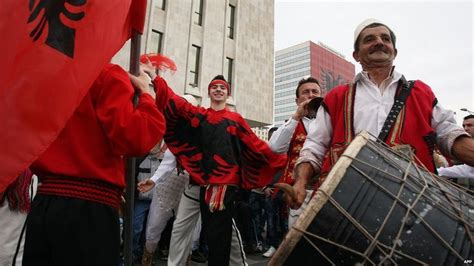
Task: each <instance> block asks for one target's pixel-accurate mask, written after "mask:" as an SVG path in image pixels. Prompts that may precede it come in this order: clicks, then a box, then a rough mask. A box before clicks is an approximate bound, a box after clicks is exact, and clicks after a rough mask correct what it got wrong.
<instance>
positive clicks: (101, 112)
mask: <svg viewBox="0 0 474 266" xmlns="http://www.w3.org/2000/svg"><path fill="white" fill-rule="evenodd" d="M133 95H134V88H133V87H132V85H131V83H130V79H129V77H128V75H127V73H126V72H125V71H124V70H123V69H122V68H121V67H120V66H117V65H112V64H109V65H107V66H106V67H105V68H104V69H103V70H102V72H101V73H100V74H99V77H98V78H97V79H96V81H95V82H94V84H93V85H92V87H91V88H90V90H89V92H88V93H87V95H86V96H85V97H84V99H83V100H82V102H81V103H80V105H79V106H78V108H77V109H76V111H75V112H74V114H73V115H72V117H71V118H70V119H69V121H68V122H67V124H66V126H65V128H64V129H63V130H62V132H61V133H60V135H59V136H58V138H57V139H56V140H55V141H54V142H53V143H52V144H51V145H50V146H49V147H48V149H47V150H46V151H45V152H44V153H43V154H42V155H41V156H40V157H39V158H38V159H37V160H36V161H35V162H34V163H33V164H32V166H31V169H32V171H33V172H34V173H35V174H37V175H38V176H40V177H41V176H42V175H43V176H46V175H64V176H69V177H80V178H91V179H99V180H102V181H106V182H108V183H110V184H113V185H116V186H119V187H124V186H125V180H124V163H123V156H140V155H143V154H146V153H147V152H149V151H150V150H151V149H152V148H153V146H155V145H156V144H157V143H158V142H159V141H160V140H161V139H162V137H163V134H164V132H165V121H164V118H163V115H162V114H161V112H159V110H158V108H157V107H156V105H155V103H154V100H153V98H152V97H151V96H150V95H148V94H142V95H141V96H140V97H139V98H140V100H139V104H138V106H137V107H136V108H134V107H133V104H132V99H133Z"/></svg>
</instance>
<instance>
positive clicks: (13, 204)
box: [0, 169, 33, 213]
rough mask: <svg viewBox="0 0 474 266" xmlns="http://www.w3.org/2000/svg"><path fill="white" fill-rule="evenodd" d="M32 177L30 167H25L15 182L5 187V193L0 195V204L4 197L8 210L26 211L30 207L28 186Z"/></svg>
mask: <svg viewBox="0 0 474 266" xmlns="http://www.w3.org/2000/svg"><path fill="white" fill-rule="evenodd" d="M32 179H33V173H31V171H30V169H26V170H25V171H24V172H23V173H21V174H20V175H19V176H18V178H17V179H16V180H15V182H13V183H11V184H10V185H9V186H8V187H7V189H6V191H5V194H4V195H3V196H1V197H0V205H2V204H3V202H4V201H5V199H6V200H7V201H8V207H9V208H10V210H15V211H19V212H24V213H28V212H29V211H30V207H31V205H30V202H31V197H30V186H31V180H32Z"/></svg>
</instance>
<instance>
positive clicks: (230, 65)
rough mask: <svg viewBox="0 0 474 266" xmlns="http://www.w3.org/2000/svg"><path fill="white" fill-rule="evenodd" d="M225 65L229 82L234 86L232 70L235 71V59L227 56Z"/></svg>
mask: <svg viewBox="0 0 474 266" xmlns="http://www.w3.org/2000/svg"><path fill="white" fill-rule="evenodd" d="M224 67H225V69H224V73H225V74H226V75H227V83H229V86H230V87H231V88H232V72H233V71H234V59H232V58H229V57H226V58H225V66H224Z"/></svg>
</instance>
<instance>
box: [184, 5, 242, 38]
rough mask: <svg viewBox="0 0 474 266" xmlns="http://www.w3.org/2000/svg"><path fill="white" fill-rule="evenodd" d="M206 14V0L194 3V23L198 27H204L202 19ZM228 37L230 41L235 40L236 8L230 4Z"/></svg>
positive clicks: (227, 23)
mask: <svg viewBox="0 0 474 266" xmlns="http://www.w3.org/2000/svg"><path fill="white" fill-rule="evenodd" d="M203 12H204V0H196V1H193V22H194V24H196V25H199V26H202V18H203V15H204V14H203ZM226 25H227V27H226V35H227V37H229V38H230V39H234V28H235V6H233V5H230V4H229V12H227V18H226Z"/></svg>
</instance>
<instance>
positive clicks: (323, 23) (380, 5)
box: [275, 0, 474, 124]
mask: <svg viewBox="0 0 474 266" xmlns="http://www.w3.org/2000/svg"><path fill="white" fill-rule="evenodd" d="M473 13H474V4H473V1H466V0H464V1H420V0H419V1H405V0H403V1H389V0H378V1H365V2H361V1H348V0H346V1H337V0H336V1H330V0H326V1H323V0H306V1H301V0H300V1H297V0H293V1H291V0H276V1H275V51H278V50H281V49H284V48H287V47H289V46H292V45H295V44H299V43H302V42H305V41H308V40H311V41H313V42H315V43H317V42H318V41H321V42H323V43H324V44H326V45H328V46H329V47H331V48H333V49H335V50H336V51H338V52H340V53H342V54H343V55H345V59H346V60H348V61H349V62H351V63H353V64H354V65H355V66H356V73H358V72H359V71H360V70H361V67H360V65H359V64H358V63H357V62H356V61H355V60H354V59H353V58H352V52H353V42H354V29H355V28H356V27H357V25H358V24H359V23H360V22H362V21H363V20H364V19H366V18H376V19H378V20H380V21H381V22H383V23H384V24H386V25H388V26H389V27H390V28H391V29H392V30H393V31H394V32H395V35H396V36H397V42H396V46H397V50H398V55H397V57H396V58H395V61H394V65H395V66H396V67H395V69H396V70H397V71H398V72H400V73H402V74H404V75H405V77H406V78H407V79H408V80H410V79H420V80H422V81H423V82H425V83H426V84H428V85H429V86H430V87H431V88H432V89H433V91H434V93H435V95H436V96H437V98H438V102H439V103H440V104H441V105H442V106H443V107H445V108H447V109H451V110H452V111H454V112H456V119H457V121H458V123H459V124H461V123H462V118H463V117H464V116H466V115H468V113H466V112H463V111H460V108H467V109H469V110H471V111H474V83H473V75H474V72H473V70H474V69H473V62H474V58H473V50H474V46H473V44H474V38H473V36H474V33H473V22H474V21H473Z"/></svg>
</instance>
